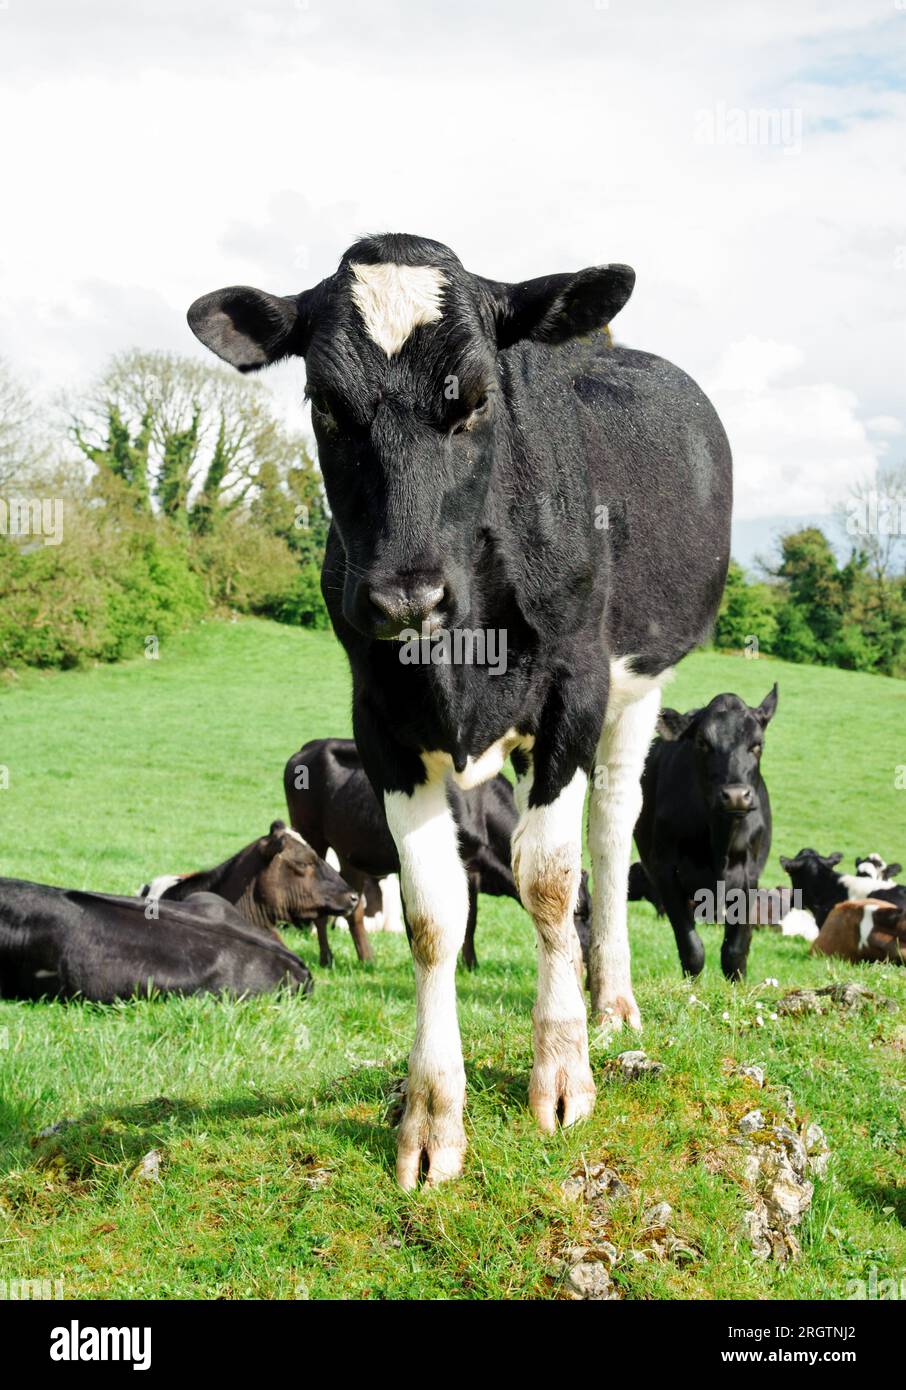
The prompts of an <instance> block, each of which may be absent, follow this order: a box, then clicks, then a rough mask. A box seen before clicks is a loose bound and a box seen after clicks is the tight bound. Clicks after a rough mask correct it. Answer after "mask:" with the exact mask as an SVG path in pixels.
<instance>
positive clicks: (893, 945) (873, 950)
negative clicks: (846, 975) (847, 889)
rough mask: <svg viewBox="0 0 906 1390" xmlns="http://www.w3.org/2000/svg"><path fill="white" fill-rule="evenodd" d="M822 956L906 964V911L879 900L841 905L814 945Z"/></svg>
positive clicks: (838, 905)
mask: <svg viewBox="0 0 906 1390" xmlns="http://www.w3.org/2000/svg"><path fill="white" fill-rule="evenodd" d="M812 950H813V951H814V952H816V953H817V954H818V955H822V956H838V957H840V959H841V960H849V961H861V960H870V961H890V962H892V963H893V964H894V965H906V909H904V908H902V907H897V906H896V905H895V904H893V903H885V902H881V901H880V900H879V899H873V898H863V899H861V901H855V902H845V903H838V904H837V906H836V907H834V908H832V909H831V911H830V912H829V913H828V915H827V917H826V918H825V919H824V925H823V927H822V928H821V930H820V932H819V933H818V935H817V937H816V938H815V940H814V942H813V943H812Z"/></svg>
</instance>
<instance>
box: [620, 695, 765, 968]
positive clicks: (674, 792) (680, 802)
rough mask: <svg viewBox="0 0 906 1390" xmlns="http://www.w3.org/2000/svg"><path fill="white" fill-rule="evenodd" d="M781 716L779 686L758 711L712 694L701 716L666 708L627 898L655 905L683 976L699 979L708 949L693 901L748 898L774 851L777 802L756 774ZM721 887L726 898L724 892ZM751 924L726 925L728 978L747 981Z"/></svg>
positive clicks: (645, 780)
mask: <svg viewBox="0 0 906 1390" xmlns="http://www.w3.org/2000/svg"><path fill="white" fill-rule="evenodd" d="M776 708H777V686H776V685H775V686H774V688H773V690H772V691H771V692H770V694H769V695H767V696H765V698H764V700H763V701H762V702H761V704H760V705H758V706H757V708H755V709H750V707H749V706H748V705H747V704H746V703H745V701H744V700H741V699H740V698H739V696H738V695H731V694H725V695H715V697H714V699H713V700H712V701H711V703H710V704H709V705H707V706H706V707H705V708H704V709H694V710H689V711H688V713H686V714H680V713H678V711H677V710H673V709H664V710H662V711H661V715H660V719H659V721H658V732H659V734H660V737H659V738H656V739H655V741H654V743H653V744H652V745H651V750H650V752H649V754H648V759H647V762H646V764H645V771H644V774H643V776H642V796H643V801H642V812H641V815H640V816H639V819H638V821H637V823H636V827H635V840H636V844H637V846H638V850H639V854H640V855H641V857H642V862H641V864H634V865H633V866H632V868H631V870H630V877H629V896H630V898H640V897H647V898H649V899H650V900H651V901H652V902H653V903H654V905H655V907H656V908H657V910H658V912H666V914H667V916H668V917H669V918H670V925H671V926H672V927H673V931H674V935H675V936H676V944H677V947H678V949H679V956H680V963H681V964H682V967H683V971H684V973H685V974H687V975H697V974H698V973H699V972H700V971H701V969H702V967H703V966H704V963H705V949H704V946H703V945H702V941H701V937H700V936H699V935H698V932H697V931H696V930H695V915H694V907H693V902H695V901H697V902H698V903H701V901H702V898H701V896H699V898H698V899H697V900H696V896H695V895H696V894H699V895H701V893H702V890H706V891H707V892H709V893H711V894H713V898H712V901H713V902H715V903H716V902H718V901H719V900H720V899H721V897H723V898H724V899H725V898H726V897H727V895H728V894H729V893H730V892H731V890H742V892H743V893H745V894H746V896H747V897H748V895H749V893H750V892H751V891H752V890H753V889H756V888H757V887H758V879H759V876H760V874H761V872H762V870H763V868H764V866H765V862H766V861H767V857H768V854H769V852H770V848H771V803H770V800H769V798H768V789H767V787H766V786H765V782H764V778H763V777H762V775H761V771H760V766H759V764H760V761H761V753H762V749H763V747H764V731H765V729H766V728H767V725H768V723H769V722H770V720H771V719H772V717H773V715H774V712H775V710H776ZM721 884H722V885H723V893H722V894H721V892H720V885H721ZM751 938H752V924H751V922H750V921H748V920H746V921H738V920H736V914H734V920H733V921H732V922H731V920H730V913H729V912H728V913H727V920H726V923H725V926H724V940H723V946H722V947H721V953H720V963H721V967H722V969H723V972H724V974H725V975H726V976H727V978H728V979H740V978H742V977H743V976H744V975H745V972H746V962H747V960H748V954H749V943H750V941H751Z"/></svg>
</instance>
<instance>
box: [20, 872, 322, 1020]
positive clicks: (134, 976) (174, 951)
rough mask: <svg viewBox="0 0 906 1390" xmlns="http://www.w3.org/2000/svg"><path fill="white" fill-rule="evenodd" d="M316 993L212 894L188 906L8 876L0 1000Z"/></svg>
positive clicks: (299, 970)
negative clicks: (151, 993) (285, 990)
mask: <svg viewBox="0 0 906 1390" xmlns="http://www.w3.org/2000/svg"><path fill="white" fill-rule="evenodd" d="M284 984H285V985H287V986H289V987H290V988H292V989H301V990H303V991H304V992H305V993H306V994H308V993H310V992H311V989H312V978H311V973H310V971H309V970H308V969H307V967H306V966H305V964H304V963H303V962H302V961H301V960H300V959H299V957H298V956H296V955H293V953H292V951H289V950H287V948H286V947H285V946H284V945H283V944H282V943H281V942H278V941H274V940H272V939H270V938H269V937H265V936H264V935H263V934H261V933H260V932H258V931H255V930H252V929H250V928H249V927H248V925H247V924H246V923H245V922H244V921H243V919H242V918H241V917H240V916H239V914H238V912H237V911H236V910H235V909H234V908H232V907H230V905H229V904H228V903H225V902H222V901H220V902H218V901H217V900H215V899H214V898H213V896H211V895H205V896H204V897H202V898H201V899H200V900H199V901H197V902H196V901H194V900H189V901H188V902H185V903H169V902H149V901H147V900H143V899H141V898H121V897H114V896H111V895H108V894H104V893H83V892H79V891H77V890H72V889H65V888H49V887H46V886H45V885H44V884H41V883H25V882H22V881H21V880H19V879H10V878H6V879H0V997H2V998H4V999H41V998H45V997H50V998H56V999H73V998H76V997H80V998H83V999H91V1000H94V1001H96V1002H97V1003H100V1004H109V1003H111V1002H112V1001H113V1000H114V999H129V998H131V997H132V996H133V995H135V994H145V993H146V992H147V991H148V989H149V988H152V987H153V988H154V989H155V990H157V991H159V992H160V993H161V994H202V993H222V992H229V993H231V994H263V993H266V992H267V991H268V990H273V989H276V988H277V987H278V986H279V985H284Z"/></svg>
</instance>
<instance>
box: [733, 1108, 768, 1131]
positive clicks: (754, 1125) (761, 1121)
mask: <svg viewBox="0 0 906 1390" xmlns="http://www.w3.org/2000/svg"><path fill="white" fill-rule="evenodd" d="M766 1124H767V1121H766V1120H765V1118H764V1115H763V1114H762V1112H761V1111H760V1110H749V1111H748V1113H747V1114H745V1115H743V1117H742V1119H741V1120H740V1122H739V1124H738V1125H737V1126H736V1128H737V1129H738V1130H739V1132H740V1134H755V1133H757V1131H758V1130H760V1129H764V1127H765V1125H766Z"/></svg>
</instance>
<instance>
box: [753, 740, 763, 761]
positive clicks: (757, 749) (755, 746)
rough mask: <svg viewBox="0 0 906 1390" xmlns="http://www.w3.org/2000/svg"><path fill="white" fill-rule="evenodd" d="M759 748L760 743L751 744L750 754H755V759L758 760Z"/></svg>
mask: <svg viewBox="0 0 906 1390" xmlns="http://www.w3.org/2000/svg"><path fill="white" fill-rule="evenodd" d="M761 748H762V745H761V744H760V743H753V744H752V752H753V753H754V754H755V756H756V758H760V757H761Z"/></svg>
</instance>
